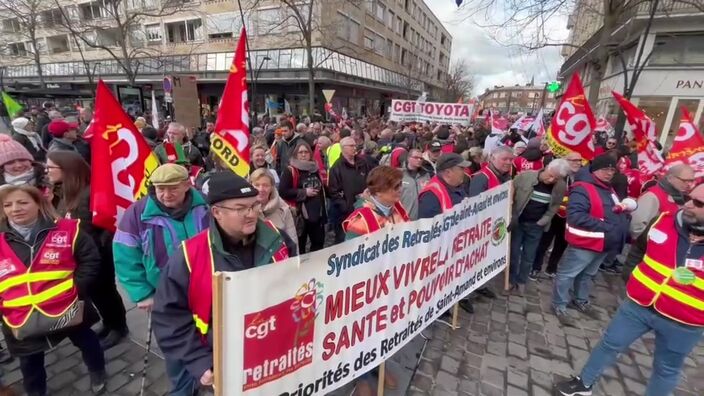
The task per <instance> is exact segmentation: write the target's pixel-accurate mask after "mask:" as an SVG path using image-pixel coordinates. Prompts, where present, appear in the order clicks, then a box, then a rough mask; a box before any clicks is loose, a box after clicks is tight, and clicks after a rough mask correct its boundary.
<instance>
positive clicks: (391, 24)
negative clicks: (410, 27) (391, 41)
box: [386, 10, 396, 31]
mask: <svg viewBox="0 0 704 396" xmlns="http://www.w3.org/2000/svg"><path fill="white" fill-rule="evenodd" d="M386 19H387V21H386V24H387V25H388V26H389V29H390V30H391V31H393V30H394V22H395V21H396V14H394V12H393V11H391V10H389V12H388V13H387V14H386Z"/></svg>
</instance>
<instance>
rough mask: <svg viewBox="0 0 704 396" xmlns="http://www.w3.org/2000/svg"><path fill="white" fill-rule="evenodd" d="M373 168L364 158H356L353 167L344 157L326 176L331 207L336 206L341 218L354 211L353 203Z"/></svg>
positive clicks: (365, 186) (341, 157)
mask: <svg viewBox="0 0 704 396" xmlns="http://www.w3.org/2000/svg"><path fill="white" fill-rule="evenodd" d="M372 169H373V166H372V165H371V164H370V163H369V161H367V160H366V159H365V158H364V157H361V156H359V155H358V156H357V157H356V158H355V161H354V165H352V164H350V163H349V162H348V161H347V160H346V159H345V157H343V156H340V159H339V160H337V162H335V165H333V166H332V168H331V169H330V174H329V175H328V191H330V199H332V202H333V205H336V206H337V208H338V210H339V213H340V215H341V216H342V218H343V219H344V218H346V217H347V215H349V214H350V213H352V211H353V210H354V203H355V201H356V200H357V195H359V194H361V193H362V192H363V191H364V189H365V188H367V175H369V172H371V170H372Z"/></svg>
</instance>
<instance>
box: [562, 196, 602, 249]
mask: <svg viewBox="0 0 704 396" xmlns="http://www.w3.org/2000/svg"><path fill="white" fill-rule="evenodd" d="M579 186H581V187H582V188H584V190H586V192H587V195H588V196H589V202H591V205H590V206H589V215H590V216H591V217H594V218H596V219H599V220H600V221H603V220H604V203H603V202H602V200H601V195H599V191H597V189H596V186H594V185H593V184H591V183H585V182H575V183H574V184H572V187H571V188H575V187H579ZM565 241H567V243H568V244H570V245H572V246H574V247H578V248H581V249H587V250H592V251H595V252H603V251H604V233H603V232H600V231H599V232H597V231H587V230H582V229H580V228H576V227H574V226H571V225H570V223H569V221H568V222H567V224H566V226H565Z"/></svg>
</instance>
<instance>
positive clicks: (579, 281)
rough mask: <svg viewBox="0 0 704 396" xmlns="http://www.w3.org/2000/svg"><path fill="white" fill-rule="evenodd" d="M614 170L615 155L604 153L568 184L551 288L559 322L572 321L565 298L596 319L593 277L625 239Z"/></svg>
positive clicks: (624, 219) (625, 223)
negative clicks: (562, 250) (563, 242)
mask: <svg viewBox="0 0 704 396" xmlns="http://www.w3.org/2000/svg"><path fill="white" fill-rule="evenodd" d="M614 174H616V158H614V157H613V156H611V155H609V154H603V155H601V156H598V157H596V158H594V160H593V161H592V163H591V165H590V167H589V169H588V170H587V169H586V168H583V169H581V170H580V171H579V172H578V173H577V174H576V176H575V180H576V181H575V182H574V183H573V184H572V186H571V187H570V193H569V202H568V204H567V225H566V227H565V240H566V241H567V243H568V245H569V246H568V247H567V250H565V253H564V255H563V256H562V261H561V262H560V265H559V266H558V267H557V274H556V276H555V281H554V284H553V294H552V307H553V311H554V313H555V316H557V319H558V320H559V322H560V324H562V325H563V326H569V327H574V326H575V325H576V322H575V320H574V319H573V318H572V317H570V316H569V315H568V314H567V305H568V304H570V305H571V306H572V307H574V308H575V309H576V310H577V311H579V312H581V313H583V314H584V315H587V316H588V317H590V318H594V319H600V315H599V314H598V312H596V311H595V310H594V307H593V306H592V305H591V304H590V303H589V293H590V291H591V286H592V279H593V277H594V276H595V275H596V273H597V272H598V270H599V266H600V265H601V263H602V262H603V261H604V259H605V258H606V257H607V256H608V255H609V253H611V252H620V251H621V250H622V249H623V246H624V244H625V242H626V238H627V236H628V217H629V216H628V213H627V212H626V210H625V209H624V208H623V207H622V206H621V205H620V202H619V200H618V198H617V197H616V193H615V192H614V189H613V188H612V187H611V180H612V179H613V177H614ZM571 289H572V290H574V294H573V297H572V294H571V293H570V290H571Z"/></svg>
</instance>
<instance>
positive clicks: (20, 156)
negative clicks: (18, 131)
mask: <svg viewBox="0 0 704 396" xmlns="http://www.w3.org/2000/svg"><path fill="white" fill-rule="evenodd" d="M16 160H27V161H34V158H33V157H32V154H30V153H29V151H27V149H26V148H24V146H23V145H21V144H20V143H19V142H17V141H15V140H14V139H13V138H11V137H10V136H8V135H3V134H0V166H2V165H5V164H7V163H8V162H12V161H16Z"/></svg>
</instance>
